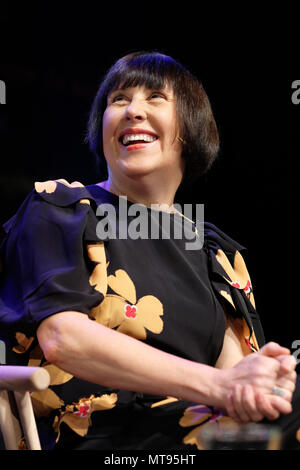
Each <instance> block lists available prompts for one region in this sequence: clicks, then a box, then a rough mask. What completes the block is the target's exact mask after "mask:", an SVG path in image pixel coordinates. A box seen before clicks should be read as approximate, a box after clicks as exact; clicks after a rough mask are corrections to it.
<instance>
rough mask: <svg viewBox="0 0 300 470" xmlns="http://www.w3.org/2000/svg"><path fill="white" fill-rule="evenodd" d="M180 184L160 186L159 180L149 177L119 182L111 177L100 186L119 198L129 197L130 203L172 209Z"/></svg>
mask: <svg viewBox="0 0 300 470" xmlns="http://www.w3.org/2000/svg"><path fill="white" fill-rule="evenodd" d="M148 176H149V175H148ZM179 184H180V181H178V182H177V181H176V182H174V181H172V182H170V181H164V182H161V183H160V184H159V183H158V181H157V179H155V180H154V181H153V180H152V181H151V178H149V177H139V178H137V179H133V178H128V179H126V178H124V180H122V181H117V180H115V179H114V178H113V177H111V175H110V176H109V178H108V179H107V180H106V181H103V182H101V183H98V186H101V187H102V188H103V189H106V190H107V191H110V192H111V193H113V194H116V195H117V196H127V199H128V200H129V201H131V202H134V203H138V204H144V205H145V206H146V207H149V208H150V207H151V205H152V204H166V205H168V206H169V207H171V206H172V205H173V203H174V197H175V194H176V191H177V189H178V186H179Z"/></svg>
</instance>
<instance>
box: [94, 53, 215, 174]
mask: <svg viewBox="0 0 300 470" xmlns="http://www.w3.org/2000/svg"><path fill="white" fill-rule="evenodd" d="M135 87H140V88H141V89H142V90H144V92H145V96H144V99H145V102H147V103H148V104H149V105H150V107H152V108H156V107H159V108H161V107H162V109H164V105H165V104H169V105H172V108H173V111H175V116H176V124H177V126H178V128H177V132H178V133H177V135H178V138H179V139H180V140H179V141H180V143H181V146H182V148H181V152H182V159H183V160H184V162H185V171H184V179H183V181H184V182H185V181H186V182H187V183H188V182H189V181H192V180H194V179H197V178H198V177H199V175H201V174H203V173H204V172H206V171H207V170H208V169H209V168H210V166H211V165H212V163H213V161H214V160H215V158H216V157H217V154H218V151H219V135H218V130H217V125H216V122H215V119H214V117H213V113H212V110H211V106H210V103H209V99H208V97H207V95H206V93H205V90H204V88H203V86H202V84H201V83H200V82H199V80H198V79H197V78H196V77H194V76H193V75H192V74H191V73H190V72H189V71H188V70H187V69H186V68H185V67H184V66H183V65H181V64H180V63H178V62H177V61H175V60H174V59H172V58H171V57H168V56H166V55H163V54H160V53H157V52H145V53H143V52H137V53H132V54H128V55H127V56H125V57H123V58H122V59H120V60H118V61H117V62H116V63H115V65H114V66H113V67H112V68H111V69H110V70H109V72H108V73H107V75H106V76H105V78H104V80H103V82H102V84H101V86H100V87H99V90H98V93H97V95H96V97H95V100H94V103H93V106H92V109H91V113H90V119H89V125H88V131H87V136H86V142H88V143H89V145H90V149H91V150H92V152H94V153H95V155H96V156H97V158H98V159H99V165H100V168H101V171H102V174H103V176H104V177H105V176H106V175H107V164H106V160H105V156H104V155H105V154H104V155H103V147H102V119H103V115H104V111H105V109H106V107H107V105H108V106H110V105H112V104H113V103H116V104H118V105H120V106H121V107H124V106H128V103H129V102H130V96H128V95H126V93H125V90H126V89H130V88H131V89H132V88H135ZM165 102H166V103H165ZM169 107H171V106H169ZM142 116H143V114H142ZM142 116H141V117H142ZM175 116H174V118H175ZM172 124H173V125H174V124H175V123H174V122H173V123H172ZM140 127H143V126H142V125H141V123H140ZM173 132H175V127H174V129H173Z"/></svg>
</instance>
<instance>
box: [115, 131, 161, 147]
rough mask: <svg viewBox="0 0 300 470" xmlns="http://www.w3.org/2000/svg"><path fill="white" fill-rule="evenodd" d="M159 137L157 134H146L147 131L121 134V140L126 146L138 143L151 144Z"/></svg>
mask: <svg viewBox="0 0 300 470" xmlns="http://www.w3.org/2000/svg"><path fill="white" fill-rule="evenodd" d="M157 139H158V136H157V135H155V134H145V133H124V134H123V135H121V136H120V138H119V142H120V143H121V144H122V145H124V146H125V147H130V146H131V145H137V144H146V145H147V144H151V143H152V142H155V140H157Z"/></svg>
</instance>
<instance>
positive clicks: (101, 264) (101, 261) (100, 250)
mask: <svg viewBox="0 0 300 470" xmlns="http://www.w3.org/2000/svg"><path fill="white" fill-rule="evenodd" d="M86 249H87V254H88V257H89V258H90V260H91V261H93V262H94V263H97V264H96V266H95V268H94V270H93V272H92V274H91V276H90V278H89V283H90V285H91V286H93V287H94V289H96V290H97V291H98V292H101V294H103V295H105V294H106V292H107V265H108V264H107V263H106V255H105V248H104V242H99V243H90V244H88V245H87V247H86Z"/></svg>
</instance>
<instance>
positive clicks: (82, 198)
mask: <svg viewBox="0 0 300 470" xmlns="http://www.w3.org/2000/svg"><path fill="white" fill-rule="evenodd" d="M94 203H95V201H94V198H93V197H92V195H91V194H90V192H89V191H88V190H87V189H86V187H85V186H84V185H83V184H82V183H79V182H78V181H75V182H73V183H68V181H66V180H64V179H60V180H55V181H54V180H49V181H44V182H36V183H34V188H33V189H32V191H31V192H30V193H29V194H28V195H27V197H26V198H25V199H24V201H23V202H22V204H21V205H20V207H19V209H18V210H17V212H16V213H15V214H14V215H13V217H11V218H10V219H9V220H8V221H7V222H5V223H4V224H3V226H2V238H6V236H7V235H8V234H9V233H10V232H12V231H13V229H18V232H20V231H21V230H22V231H24V230H25V231H26V230H27V229H28V230H30V231H32V230H34V229H36V228H37V225H40V224H42V223H43V224H45V223H47V222H49V221H50V222H51V221H54V222H57V223H59V222H62V223H64V224H67V222H68V220H67V219H68V217H67V216H68V215H69V216H70V217H71V216H72V210H73V211H75V210H76V207H77V204H80V206H81V208H82V211H81V212H82V216H84V212H87V211H89V209H90V206H91V204H94ZM77 214H78V211H77ZM28 230H27V231H28Z"/></svg>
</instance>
